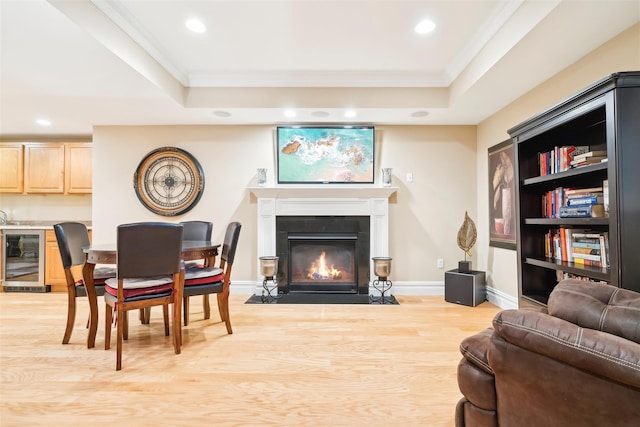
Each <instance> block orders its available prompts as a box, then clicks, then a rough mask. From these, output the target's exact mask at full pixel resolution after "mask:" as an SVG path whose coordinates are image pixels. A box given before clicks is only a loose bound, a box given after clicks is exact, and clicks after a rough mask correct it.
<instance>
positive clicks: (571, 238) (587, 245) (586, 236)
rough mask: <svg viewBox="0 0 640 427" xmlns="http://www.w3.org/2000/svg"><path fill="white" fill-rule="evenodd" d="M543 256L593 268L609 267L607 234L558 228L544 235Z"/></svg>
mask: <svg viewBox="0 0 640 427" xmlns="http://www.w3.org/2000/svg"><path fill="white" fill-rule="evenodd" d="M545 237H546V239H545V255H546V257H547V258H550V259H554V260H556V261H566V262H573V263H574V264H577V265H590V266H594V267H608V266H609V233H608V232H606V231H594V230H586V229H576V228H566V227H560V228H556V229H550V230H549V232H548V233H547V234H546V235H545Z"/></svg>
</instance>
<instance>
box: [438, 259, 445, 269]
mask: <svg viewBox="0 0 640 427" xmlns="http://www.w3.org/2000/svg"><path fill="white" fill-rule="evenodd" d="M438 268H444V260H443V259H442V258H438Z"/></svg>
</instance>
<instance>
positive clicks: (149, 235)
mask: <svg viewBox="0 0 640 427" xmlns="http://www.w3.org/2000/svg"><path fill="white" fill-rule="evenodd" d="M182 230H183V227H182V225H180V224H169V223H163V222H143V223H134V224H123V225H119V226H118V232H117V234H118V243H117V246H118V252H117V254H118V260H117V264H118V272H117V275H118V278H119V279H121V278H122V279H123V278H135V277H148V276H155V275H164V274H175V273H178V272H179V271H180V255H181V252H182Z"/></svg>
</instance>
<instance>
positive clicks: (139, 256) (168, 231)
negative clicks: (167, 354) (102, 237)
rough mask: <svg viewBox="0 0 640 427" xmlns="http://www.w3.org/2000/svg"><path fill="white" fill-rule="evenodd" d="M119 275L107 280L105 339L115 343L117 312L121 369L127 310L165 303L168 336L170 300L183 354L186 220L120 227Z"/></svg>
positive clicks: (176, 344) (176, 343)
mask: <svg viewBox="0 0 640 427" xmlns="http://www.w3.org/2000/svg"><path fill="white" fill-rule="evenodd" d="M116 246H117V258H118V260H117V277H116V278H112V279H108V280H107V281H106V282H105V293H104V301H105V308H106V310H105V314H106V315H105V340H104V348H105V350H108V349H109V348H110V347H111V323H112V322H113V315H114V312H115V316H116V330H117V348H116V370H120V369H121V368H122V341H123V335H124V331H125V329H124V326H125V325H124V323H125V321H126V320H125V319H126V317H125V313H126V312H127V311H129V310H137V309H144V308H147V307H153V306H157V305H161V306H162V307H163V315H164V329H165V336H169V305H173V320H172V324H173V347H174V351H175V353H176V354H180V347H181V343H182V336H181V334H182V330H181V323H180V320H181V319H180V309H181V306H182V304H181V302H182V292H183V287H184V266H183V265H182V262H181V253H182V225H180V224H169V223H161V222H144V223H136V224H124V225H119V226H118V229H117V245H116Z"/></svg>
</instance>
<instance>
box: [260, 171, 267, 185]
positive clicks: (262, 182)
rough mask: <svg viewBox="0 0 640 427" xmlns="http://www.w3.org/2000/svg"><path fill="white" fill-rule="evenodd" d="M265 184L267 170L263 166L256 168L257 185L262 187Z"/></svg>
mask: <svg viewBox="0 0 640 427" xmlns="http://www.w3.org/2000/svg"><path fill="white" fill-rule="evenodd" d="M266 184H267V170H266V169H265V168H259V169H258V186H260V187H264V186H265V185H266Z"/></svg>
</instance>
